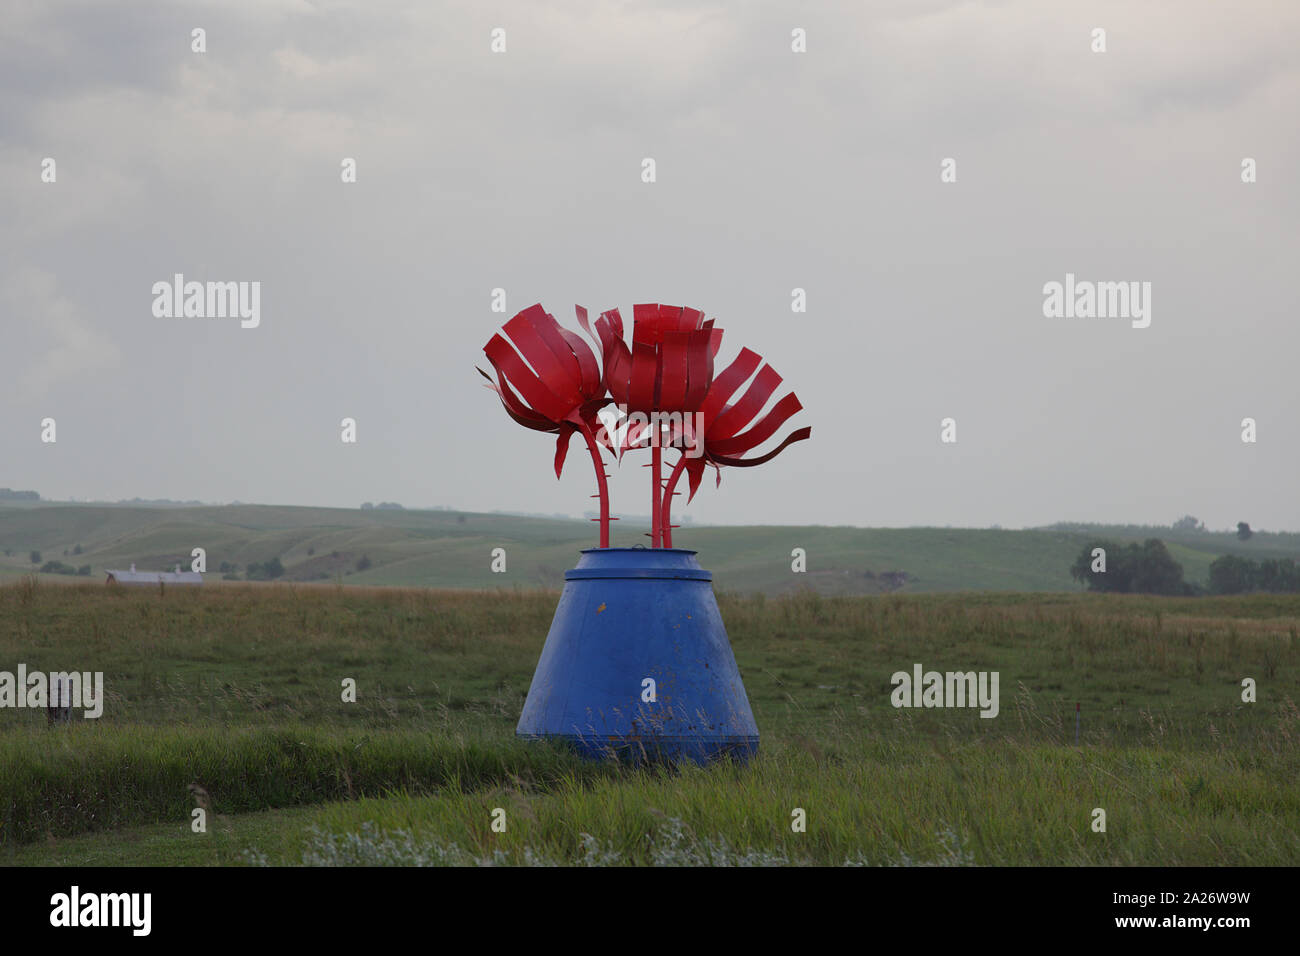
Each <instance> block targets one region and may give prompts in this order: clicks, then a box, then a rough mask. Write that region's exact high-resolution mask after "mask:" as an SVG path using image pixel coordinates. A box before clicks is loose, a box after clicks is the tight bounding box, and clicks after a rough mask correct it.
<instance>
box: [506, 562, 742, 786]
mask: <svg viewBox="0 0 1300 956" xmlns="http://www.w3.org/2000/svg"><path fill="white" fill-rule="evenodd" d="M564 580H565V584H564V592H563V593H562V594H561V595H560V604H559V607H557V608H556V610H555V618H554V620H553V621H552V622H551V630H550V633H549V634H547V636H546V645H545V646H544V647H543V648H542V656H541V660H539V661H538V663H537V670H536V672H534V674H533V683H532V686H531V687H529V689H528V699H527V700H526V701H525V703H524V709H523V713H522V714H521V715H520V717H519V726H518V728H517V729H516V731H515V733H516V734H517V735H518V736H520V737H524V738H531V739H537V738H550V739H560V740H564V741H567V742H569V743H570V744H572V745H573V746H574V747H575V748H576V749H577V750H578V751H579V752H580V753H582V754H583V755H584V756H588V757H607V756H614V757H618V758H620V759H626V760H631V761H633V762H638V763H639V762H645V761H658V760H669V761H675V760H680V759H683V758H685V759H689V760H694V761H696V762H697V763H707V762H709V761H712V760H716V759H718V758H719V757H723V756H731V757H734V758H736V759H739V760H741V761H744V760H748V759H749V757H750V756H752V755H753V754H754V753H756V752H757V751H758V727H757V726H756V725H755V723H754V714H753V712H752V711H751V710H750V709H749V698H748V697H747V696H745V685H744V684H743V683H742V682H741V680H740V671H739V670H738V669H737V668H736V659H735V657H734V656H733V655H732V653H731V642H730V641H728V640H727V631H726V629H725V628H724V627H723V625H722V615H721V614H719V613H718V602H717V600H716V599H715V598H714V596H713V583H712V582H713V575H712V574H711V573H710V572H708V571H705V570H704V569H703V568H701V567H700V564H699V562H698V561H696V560H695V552H694V551H686V550H683V549H680V548H653V549H646V548H589V549H587V550H584V551H583V552H582V559H581V560H580V561H579V562H578V566H577V567H576V568H574V569H573V570H572V571H566V572H565V574H564ZM649 681H653V682H654V683H653V685H651V684H649V683H648V682H649ZM652 687H653V691H654V696H655V700H653V701H650V700H646V699H645V698H646V697H648V696H649V695H650V691H651V688H652Z"/></svg>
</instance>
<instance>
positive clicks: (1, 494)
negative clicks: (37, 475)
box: [0, 488, 41, 501]
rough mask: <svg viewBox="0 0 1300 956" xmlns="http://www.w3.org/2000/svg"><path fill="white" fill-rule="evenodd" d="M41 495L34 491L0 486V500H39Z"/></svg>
mask: <svg viewBox="0 0 1300 956" xmlns="http://www.w3.org/2000/svg"><path fill="white" fill-rule="evenodd" d="M40 500H41V496H40V495H38V494H37V493H36V492H34V491H15V490H14V489H12V488H0V501H40Z"/></svg>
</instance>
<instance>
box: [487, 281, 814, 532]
mask: <svg viewBox="0 0 1300 956" xmlns="http://www.w3.org/2000/svg"><path fill="white" fill-rule="evenodd" d="M577 316H578V322H579V323H580V324H581V325H582V327H583V329H584V330H585V331H586V332H587V334H588V335H590V336H591V337H592V338H593V339H595V340H598V341H599V343H600V347H601V355H602V362H601V364H600V365H599V366H597V363H596V359H595V356H594V355H593V354H592V353H591V350H590V349H589V348H588V347H587V345H586V343H585V342H583V341H582V339H581V338H580V337H579V336H577V335H576V334H574V333H572V332H568V331H567V330H565V329H563V328H561V327H560V326H559V324H558V323H557V322H556V321H555V319H554V318H553V317H552V316H550V315H549V314H547V313H546V312H545V310H543V309H542V307H541V306H540V305H535V306H532V307H531V308H529V309H525V310H524V311H523V312H520V313H519V314H518V315H516V316H515V317H514V318H513V319H511V320H510V321H509V322H507V323H506V325H505V331H506V333H507V334H508V335H509V336H510V338H511V339H512V340H513V341H514V343H515V345H516V346H517V347H518V348H519V351H520V352H521V353H523V356H524V358H526V359H527V361H528V364H527V365H526V364H525V363H524V361H523V360H522V359H521V358H520V356H519V354H517V353H516V352H515V349H514V348H512V347H511V346H510V344H509V343H507V342H506V341H505V339H503V338H502V337H501V336H500V335H494V336H493V337H492V340H491V341H490V342H489V343H488V344H487V346H486V347H485V348H484V351H485V352H486V353H487V356H488V359H489V361H491V362H492V365H493V367H494V368H495V369H496V371H497V383H496V384H492V385H491V387H492V388H493V390H494V391H496V392H497V394H498V395H500V397H501V401H502V403H503V404H504V405H505V408H506V411H507V412H508V413H509V414H510V416H511V417H512V418H514V419H515V421H517V422H519V423H520V424H521V425H524V426H526V427H528V428H535V429H537V430H539V431H546V432H558V433H559V439H558V442H557V446H556V454H555V473H556V475H557V476H558V475H559V474H560V470H561V468H562V467H563V463H564V455H565V451H566V449H567V447H568V440H569V438H570V436H571V435H572V434H573V432H574V431H580V432H581V433H582V435H583V437H584V439H586V442H587V447H588V449H589V450H590V452H591V456H592V461H593V463H594V464H595V467H596V481H597V486H598V488H599V494H598V495H596V496H593V497H599V498H600V504H601V511H600V518H599V519H598V520H599V521H600V528H601V534H600V546H601V547H602V548H606V547H609V522H610V520H612V519H611V518H610V516H609V491H608V483H607V479H606V475H605V471H604V466H603V462H602V460H601V457H600V448H601V447H602V446H604V447H606V448H609V449H611V450H615V443H614V441H613V440H612V438H611V432H614V433H618V434H622V436H623V439H622V443H621V444H620V445H619V446H618V448H617V450H618V452H619V453H620V454H621V453H622V452H624V451H627V450H629V449H632V448H643V447H647V446H648V447H649V448H650V450H651V461H650V466H649V467H650V469H651V482H652V484H651V529H650V541H651V547H654V548H658V547H661V546H662V547H669V548H670V547H672V529H673V527H674V525H673V524H672V523H671V518H670V514H671V510H672V509H671V505H672V498H673V496H674V495H676V494H677V493H678V492H677V491H676V490H675V489H676V486H677V482H678V479H679V478H680V477H681V475H682V473H683V472H685V473H686V474H687V476H688V480H689V484H690V496H689V497H688V499H687V500H688V501H689V500H691V498H694V497H695V493H696V491H697V490H698V489H699V486H700V481H701V479H702V477H703V475H704V469H705V466H706V465H712V466H713V468H714V469H715V470H717V471H718V483H719V484H721V481H722V473H721V471H720V470H719V469H720V466H722V465H729V466H734V467H750V466H753V465H761V464H762V463H763V462H766V461H771V460H772V459H773V458H775V457H776V456H777V455H779V454H780V453H781V452H782V451H783V450H784V449H785V447H786V446H787V445H790V444H792V443H793V442H796V441H802V440H803V439H806V438H809V437H811V435H812V429H811V428H800V429H798V430H796V431H794V432H792V433H791V434H790V435H789V436H787V437H786V439H785V440H784V441H783V442H781V444H780V445H778V446H777V447H776V448H775V449H773V450H772V451H770V452H768V453H767V454H765V455H761V456H759V457H757V458H743V457H741V456H743V455H744V454H745V453H746V452H748V451H752V450H753V449H755V448H757V447H758V446H759V445H761V444H762V443H763V442H765V441H766V440H767V439H769V438H771V437H772V435H774V434H775V433H776V431H777V429H779V428H780V427H781V426H782V425H783V424H785V422H786V421H788V420H789V419H790V417H791V416H793V415H794V414H795V413H796V412H798V411H799V410H800V409H801V408H802V405H801V404H800V403H799V399H798V398H797V397H796V396H795V395H794V393H790V394H788V395H786V396H785V397H784V398H782V399H781V400H780V401H778V402H777V403H776V404H775V405H774V406H773V407H772V409H771V410H770V411H769V412H768V413H767V414H766V415H763V416H761V418H758V419H757V421H756V420H755V419H756V416H758V415H759V413H760V412H761V411H762V410H763V408H764V407H765V406H766V404H767V402H768V399H770V398H771V397H772V394H773V393H774V392H775V391H776V389H777V386H779V385H780V384H781V376H780V375H778V374H777V373H776V371H775V370H773V369H772V367H771V366H769V365H765V364H763V360H762V358H761V357H760V356H759V355H757V354H756V353H754V352H751V351H750V350H749V349H742V350H741V352H740V355H739V356H738V357H737V358H736V360H735V361H734V362H732V363H731V365H729V366H728V367H727V368H726V370H725V371H723V372H722V373H721V374H720V375H718V376H717V378H716V379H715V378H714V375H713V362H714V359H715V358H716V357H717V354H718V349H719V348H720V347H721V344H722V330H721V329H718V328H714V323H713V320H712V319H710V320H708V321H705V319H704V313H703V312H700V311H699V310H697V309H689V308H680V307H677V306H666V305H637V306H635V307H634V310H633V325H632V345H631V348H629V347H628V345H627V344H626V343H625V342H624V340H623V319H622V316H620V315H619V312H618V310H617V309H612V310H610V311H608V312H605V313H602V314H601V316H600V318H598V319H597V320H596V321H595V323H593V324H594V326H595V330H594V332H593V330H592V324H589V323H588V320H587V310H586V309H584V308H582V307H581V306H579V307H577ZM529 365H531V368H529V367H528V366H529ZM760 365H762V368H761V370H759V371H758V374H757V376H754V372H755V370H756V369H759V366H760ZM602 369H603V371H602ZM480 374H482V375H483V376H484V377H485V378H488V381H489V382H491V378H490V376H488V375H487V374H486V373H484V372H482V370H481V369H480ZM751 376H754V378H753V381H752V382H751V383H750V384H749V387H748V388H747V389H745V391H744V393H743V395H742V396H741V397H740V398H739V399H737V400H736V401H735V402H734V403H731V404H728V400H729V399H731V397H732V396H733V395H735V394H736V393H737V390H738V389H740V387H741V386H742V385H744V384H745V383H746V382H748V381H749V380H750V377H751ZM507 380H509V383H512V384H513V385H514V387H515V388H516V389H517V390H518V391H519V393H520V395H522V396H523V398H522V399H521V398H520V397H519V396H516V395H515V394H514V392H512V391H511V389H510V384H507ZM610 402H613V403H615V404H616V405H617V406H618V410H619V413H618V416H617V418H616V420H615V421H614V422H612V423H610V424H612V425H613V426H614V427H613V428H612V429H611V428H610V425H609V424H607V425H605V426H602V425H601V424H600V422H599V416H598V413H599V412H600V410H601V409H602V408H604V407H605V406H606V405H608V404H609V403H610ZM746 426H750V427H749V428H748V429H747V430H745V431H742V429H745V428H746ZM664 448H674V449H676V450H678V451H679V452H680V455H681V457H680V458H679V459H678V461H677V463H676V464H675V465H674V467H673V470H672V473H671V475H670V477H669V478H668V481H667V484H666V486H665V483H664V481H663V475H662V470H663V449H664Z"/></svg>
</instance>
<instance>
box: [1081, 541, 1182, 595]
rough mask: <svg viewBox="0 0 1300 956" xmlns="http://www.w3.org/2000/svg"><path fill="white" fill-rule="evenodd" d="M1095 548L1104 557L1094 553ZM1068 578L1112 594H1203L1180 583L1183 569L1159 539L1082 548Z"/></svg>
mask: <svg viewBox="0 0 1300 956" xmlns="http://www.w3.org/2000/svg"><path fill="white" fill-rule="evenodd" d="M1097 549H1101V550H1102V551H1103V552H1104V554H1094V553H1093V552H1094V551H1095V550H1097ZM1102 568H1104V570H1102ZM1070 577H1072V578H1074V579H1075V580H1076V581H1083V582H1085V583H1086V584H1087V585H1088V590H1090V591H1102V592H1106V593H1111V594H1184V595H1192V594H1198V593H1202V592H1203V591H1204V589H1203V588H1199V587H1198V586H1197V585H1194V584H1189V583H1187V582H1186V581H1184V580H1183V566H1182V565H1181V564H1179V563H1178V562H1177V561H1175V560H1174V559H1173V556H1172V555H1171V554H1170V553H1169V549H1168V548H1166V547H1165V543H1164V542H1163V541H1161V540H1160V539H1159V538H1147V540H1146V541H1143V542H1142V543H1141V544H1137V543H1136V542H1132V543H1130V544H1127V545H1124V544H1118V543H1116V542H1114V541H1096V542H1094V543H1092V544H1088V545H1085V546H1084V549H1083V550H1082V551H1081V552H1079V556H1078V557H1077V558H1075V561H1074V564H1073V565H1072V566H1071V567H1070Z"/></svg>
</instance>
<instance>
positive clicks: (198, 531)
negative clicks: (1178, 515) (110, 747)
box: [0, 503, 1300, 594]
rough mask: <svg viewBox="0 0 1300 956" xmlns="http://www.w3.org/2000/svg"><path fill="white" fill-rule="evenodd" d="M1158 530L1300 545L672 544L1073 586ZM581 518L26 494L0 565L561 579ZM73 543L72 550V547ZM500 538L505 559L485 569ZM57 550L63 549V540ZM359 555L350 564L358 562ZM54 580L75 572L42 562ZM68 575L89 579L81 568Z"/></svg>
mask: <svg viewBox="0 0 1300 956" xmlns="http://www.w3.org/2000/svg"><path fill="white" fill-rule="evenodd" d="M621 524H622V525H626V527H622V526H620V525H615V528H614V543H615V545H616V546H627V545H630V544H632V543H636V542H640V541H643V540H644V539H643V538H642V537H641V536H640V532H641V531H643V530H644V529H643V528H641V527H639V526H633V524H634V523H633V522H631V521H628V522H623V523H621ZM1147 537H1159V538H1162V539H1163V540H1164V541H1165V542H1166V543H1167V544H1168V545H1169V549H1170V551H1171V552H1172V554H1173V555H1174V557H1175V559H1176V560H1178V561H1179V562H1181V563H1182V565H1183V568H1184V573H1185V576H1186V578H1187V580H1189V581H1200V582H1204V581H1205V580H1206V577H1207V574H1208V569H1209V565H1210V562H1212V561H1213V560H1214V559H1215V558H1216V557H1218V556H1220V555H1222V554H1240V555H1244V556H1248V557H1253V558H1256V559H1260V558H1268V557H1300V535H1297V534H1269V533H1266V532H1257V533H1256V534H1255V536H1254V537H1252V538H1251V539H1250V540H1248V541H1244V542H1243V541H1239V540H1238V539H1237V537H1236V536H1235V535H1234V534H1231V533H1228V532H1206V531H1174V530H1173V529H1170V528H1153V527H1135V526H1129V527H1122V526H1116V527H1107V526H1082V525H1072V526H1064V525H1062V526H1055V527H1052V528H1043V529H1034V530H1025V531H1004V530H985V529H968V528H848V527H824V526H811V527H780V526H771V527H767V526H749V527H686V528H682V529H679V530H678V531H677V533H676V540H675V543H676V544H677V545H678V546H679V547H684V548H692V549H695V550H697V551H699V552H700V558H701V562H702V563H703V564H704V566H705V567H707V568H709V569H711V570H712V571H713V572H714V575H715V582H716V584H717V587H718V588H719V589H720V590H726V591H736V592H753V591H764V592H767V593H771V594H776V593H785V592H789V591H793V590H796V589H797V588H799V587H810V588H813V589H815V590H816V591H818V592H820V593H822V594H874V593H879V592H882V591H894V590H902V591H908V592H924V591H958V590H995V591H1070V590H1078V589H1079V585H1078V584H1076V583H1075V582H1074V581H1072V580H1071V579H1070V575H1069V567H1070V564H1071V563H1072V561H1073V560H1074V558H1075V556H1076V555H1077V554H1078V553H1079V551H1080V550H1081V549H1082V548H1083V547H1084V545H1085V544H1088V543H1090V542H1092V541H1095V540H1096V539H1098V538H1108V539H1113V540H1118V541H1131V540H1141V539H1143V538H1147ZM595 539H596V532H595V528H594V526H593V525H592V524H591V523H590V522H584V521H577V520H561V519H548V518H525V517H517V516H512V515H502V514H475V513H466V512H455V511H414V510H406V511H402V510H392V511H387V510H366V511H362V510H359V509H358V510H350V509H335V508H299V507H281V506H273V505H228V506H201V507H174V506H135V505H76V504H59V503H40V504H28V503H24V504H22V505H19V506H8V505H6V506H0V580H3V579H4V578H6V577H8V578H11V579H12V578H13V577H16V576H18V575H21V574H26V573H29V572H31V571H33V570H35V568H36V567H37V566H35V565H33V564H32V563H31V562H30V560H29V554H30V552H31V551H33V550H37V551H40V552H41V557H42V561H50V560H55V561H62V562H64V563H65V564H70V565H74V566H78V567H80V566H82V565H86V564H89V565H90V566H91V568H92V569H93V571H92V573H93V575H95V576H97V577H98V578H100V579H101V580H102V576H103V572H104V570H105V569H106V568H126V567H128V566H129V565H130V564H132V563H135V565H136V566H137V567H138V568H139V569H141V570H165V569H170V568H172V567H173V566H174V565H175V564H177V563H180V564H182V565H183V566H184V567H186V568H188V567H189V565H190V561H191V557H190V555H191V551H192V549H193V548H195V547H201V548H204V549H205V550H206V552H207V566H208V580H209V581H210V582H218V581H220V580H222V574H221V572H220V570H219V569H220V568H221V566H222V564H223V562H226V563H229V564H232V565H237V566H238V568H239V572H240V574H241V577H242V574H243V572H244V570H245V568H246V567H247V566H248V565H249V564H250V563H253V562H258V563H260V562H265V561H269V560H270V559H272V558H277V557H278V558H279V559H280V561H281V563H282V564H283V565H284V567H285V569H286V572H285V575H284V577H283V578H282V579H281V580H284V581H318V582H334V581H342V582H344V583H346V584H349V585H353V584H355V585H402V586H414V587H443V588H501V587H506V588H510V587H525V588H533V587H552V588H557V587H560V586H561V585H562V583H563V573H564V570H565V569H566V568H570V567H572V566H573V563H574V561H575V560H576V559H577V556H578V551H579V550H580V549H582V548H584V547H591V546H593V545H594V543H595ZM77 546H80V547H81V549H82V553H81V554H74V550H75V548H76V547H77ZM495 548H504V549H505V552H506V571H505V573H492V571H491V569H490V565H491V561H492V551H493V549H495ZM794 548H803V549H804V551H805V552H806V553H807V573H804V574H795V573H793V572H792V571H791V551H792V550H793V549H794ZM65 552H67V553H66V554H65ZM363 559H368V561H369V566H368V567H365V569H364V570H360V569H359V568H358V565H359V564H361V565H363V566H364V565H365V561H364V560H363ZM41 577H42V578H43V579H49V580H50V581H52V582H54V581H75V580H78V578H75V577H63V576H59V575H41ZM80 580H83V581H84V580H85V579H84V578H81V579H80Z"/></svg>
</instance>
